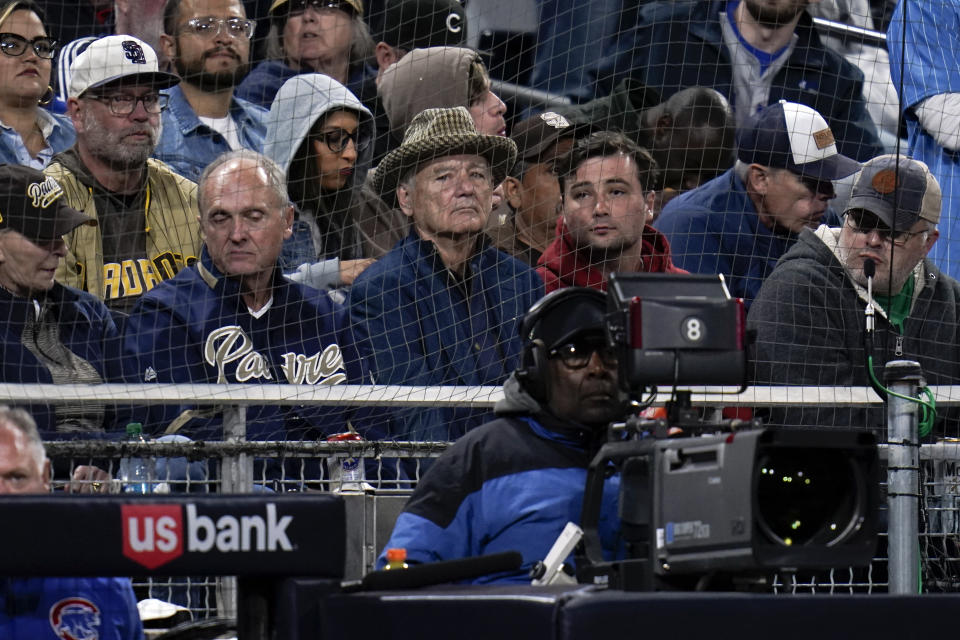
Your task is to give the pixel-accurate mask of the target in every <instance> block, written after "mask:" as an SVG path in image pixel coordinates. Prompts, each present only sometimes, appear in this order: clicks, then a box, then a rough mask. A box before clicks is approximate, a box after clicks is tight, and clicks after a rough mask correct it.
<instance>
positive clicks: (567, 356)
mask: <svg viewBox="0 0 960 640" xmlns="http://www.w3.org/2000/svg"><path fill="white" fill-rule="evenodd" d="M594 353H596V354H598V355H599V356H600V361H601V362H603V364H604V366H607V367H615V366H617V361H618V357H617V350H616V349H614V348H613V347H611V346H609V345H608V344H607V342H606V340H603V339H599V340H597V339H594V340H578V341H576V342H571V343H569V344H564V345H561V346H559V347H554V348H553V349H550V352H549V353H548V355H549V356H550V357H551V358H560V361H561V362H563V364H564V365H566V367H567V368H568V369H582V368H583V367H585V366H587V365H588V364H589V363H590V358H591V357H592V356H593V354H594Z"/></svg>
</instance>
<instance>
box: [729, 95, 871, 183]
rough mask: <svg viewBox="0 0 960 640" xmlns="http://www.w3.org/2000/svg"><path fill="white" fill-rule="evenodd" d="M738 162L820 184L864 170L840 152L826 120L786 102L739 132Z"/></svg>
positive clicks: (763, 112)
mask: <svg viewBox="0 0 960 640" xmlns="http://www.w3.org/2000/svg"><path fill="white" fill-rule="evenodd" d="M737 158H739V159H740V160H741V161H743V162H746V163H748V164H752V163H756V164H761V165H764V166H767V167H773V168H775V169H787V170H788V171H790V172H792V173H795V174H797V175H799V176H805V177H809V178H814V179H816V180H839V179H840V178H845V177H847V176H849V175H853V174H854V173H856V172H857V171H859V170H860V163H859V162H857V161H856V160H854V159H853V158H848V157H847V156H845V155H843V154H841V153H839V152H838V151H837V143H836V140H834V137H833V131H831V130H830V126H829V125H828V124H827V121H826V120H824V119H823V116H821V115H820V114H819V113H817V111H815V110H814V109H811V108H810V107H808V106H806V105H803V104H797V103H795V102H787V101H786V100H781V101H780V102H777V103H776V104H771V105H767V106H766V107H764V108H763V109H761V110H760V111H758V112H757V113H756V114H754V116H753V117H752V118H750V120H749V121H748V122H747V123H746V124H745V125H744V126H743V127H742V128H740V129H739V130H738V132H737Z"/></svg>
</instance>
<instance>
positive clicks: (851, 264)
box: [838, 209, 940, 295]
mask: <svg viewBox="0 0 960 640" xmlns="http://www.w3.org/2000/svg"><path fill="white" fill-rule="evenodd" d="M929 226H930V223H928V222H927V221H925V220H917V222H916V223H914V225H913V226H912V227H910V230H909V231H908V232H905V233H902V234H900V235H899V236H898V237H897V238H896V240H892V239H891V238H890V233H889V230H890V228H889V227H888V226H887V225H886V224H884V223H883V222H882V221H881V220H880V219H879V218H878V217H877V216H875V215H874V214H872V213H870V212H869V211H866V210H864V209H854V210H852V211H848V212H847V215H846V216H845V218H844V222H843V227H842V229H841V230H840V240H839V246H838V253H839V255H840V261H841V262H842V263H843V266H844V267H845V268H846V269H847V272H848V273H849V274H850V277H851V278H852V279H853V280H854V281H855V282H856V283H857V284H859V285H861V286H864V287H865V286H867V277H866V276H865V275H864V274H863V263H864V262H865V261H866V260H867V259H870V260H873V261H874V262H875V263H876V274H875V275H874V278H873V291H874V292H875V293H879V294H881V295H895V294H897V293H899V292H900V290H901V289H902V288H903V285H904V284H906V282H907V278H908V277H909V276H910V274H911V272H913V268H914V267H915V266H917V263H918V262H920V261H921V260H923V258H924V257H925V256H926V255H927V253H928V252H929V251H930V249H931V248H932V247H933V243H934V242H936V241H937V238H938V237H940V232H939V231H937V230H936V229H930V228H929ZM891 271H892V274H893V275H892V279H891Z"/></svg>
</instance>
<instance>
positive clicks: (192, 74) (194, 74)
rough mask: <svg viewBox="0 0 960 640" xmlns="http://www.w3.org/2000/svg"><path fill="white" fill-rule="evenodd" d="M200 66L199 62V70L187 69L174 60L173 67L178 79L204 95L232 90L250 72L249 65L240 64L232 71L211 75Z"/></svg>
mask: <svg viewBox="0 0 960 640" xmlns="http://www.w3.org/2000/svg"><path fill="white" fill-rule="evenodd" d="M202 64H203V63H202V62H201V68H199V69H198V68H187V67H186V66H184V65H183V64H182V63H181V62H180V60H174V66H175V67H176V69H177V73H178V74H179V75H180V78H181V79H182V80H183V81H184V82H186V83H188V84H191V85H193V86H194V87H196V88H198V89H200V91H203V92H204V93H216V92H218V91H223V90H225V89H232V88H234V87H235V86H237V85H238V84H240V81H241V80H243V79H244V78H246V77H247V73H248V72H249V71H250V65H249V64H241V65H240V66H238V67H237V68H236V69H234V70H233V71H218V72H213V73H212V72H209V71H204V70H203V68H202Z"/></svg>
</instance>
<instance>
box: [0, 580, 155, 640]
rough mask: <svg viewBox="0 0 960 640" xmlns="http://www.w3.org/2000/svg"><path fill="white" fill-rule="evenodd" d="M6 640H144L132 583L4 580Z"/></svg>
mask: <svg viewBox="0 0 960 640" xmlns="http://www.w3.org/2000/svg"><path fill="white" fill-rule="evenodd" d="M0 638H10V639H11V640H20V638H24V639H26V638H29V639H30V640H63V638H97V640H141V639H142V638H143V626H142V625H141V624H140V615H139V614H138V613H137V600H136V598H135V597H134V595H133V588H132V587H131V586H130V579H129V578H0Z"/></svg>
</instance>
